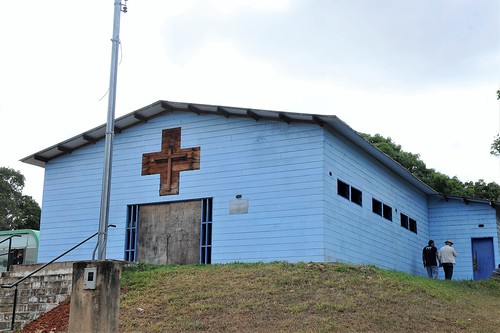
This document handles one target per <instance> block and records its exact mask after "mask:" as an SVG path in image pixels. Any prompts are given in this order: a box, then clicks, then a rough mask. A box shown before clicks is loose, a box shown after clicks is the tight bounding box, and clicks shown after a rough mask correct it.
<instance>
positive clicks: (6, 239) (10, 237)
mask: <svg viewBox="0 0 500 333" xmlns="http://www.w3.org/2000/svg"><path fill="white" fill-rule="evenodd" d="M12 237H23V236H22V235H10V236H9V237H7V238H5V239H4V240H3V241H1V242H0V244H2V243H3V242H6V241H8V240H9V239H12Z"/></svg>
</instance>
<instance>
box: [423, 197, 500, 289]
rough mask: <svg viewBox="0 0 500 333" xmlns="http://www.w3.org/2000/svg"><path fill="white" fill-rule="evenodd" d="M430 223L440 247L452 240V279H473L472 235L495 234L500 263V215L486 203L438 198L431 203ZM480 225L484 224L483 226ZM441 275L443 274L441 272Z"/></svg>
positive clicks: (480, 236) (495, 248)
mask: <svg viewBox="0 0 500 333" xmlns="http://www.w3.org/2000/svg"><path fill="white" fill-rule="evenodd" d="M429 215H430V217H429V223H430V225H431V230H430V235H431V237H432V238H433V239H434V241H435V242H436V246H437V247H438V248H441V247H442V246H443V245H444V241H445V240H447V239H450V240H452V241H453V243H454V244H453V247H454V248H455V250H456V251H457V254H458V256H457V258H456V261H457V262H456V264H455V268H454V273H453V278H454V279H455V278H456V279H472V278H473V267H472V238H483V237H493V246H494V251H495V262H496V265H498V264H499V263H500V257H499V256H498V254H499V248H498V241H499V239H498V234H499V229H498V225H500V222H499V215H500V214H498V213H497V210H496V209H493V208H492V207H490V206H489V205H487V204H484V203H475V202H469V203H468V204H465V203H463V202H462V201H461V200H457V199H448V200H444V199H442V198H439V197H436V198H432V199H431V200H430V202H429ZM479 225H483V226H482V227H480V226H479ZM440 275H441V277H444V273H443V272H442V270H441V272H440Z"/></svg>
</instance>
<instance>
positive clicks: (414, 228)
mask: <svg viewBox="0 0 500 333" xmlns="http://www.w3.org/2000/svg"><path fill="white" fill-rule="evenodd" d="M410 231H411V232H414V233H417V221H415V220H414V219H412V218H410Z"/></svg>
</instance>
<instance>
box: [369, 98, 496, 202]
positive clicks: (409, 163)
mask: <svg viewBox="0 0 500 333" xmlns="http://www.w3.org/2000/svg"><path fill="white" fill-rule="evenodd" d="M499 93H500V91H499ZM360 135H361V136H362V137H363V138H365V140H367V141H368V142H370V143H371V144H373V145H374V146H375V147H376V148H378V149H379V150H381V151H382V152H383V153H385V154H386V155H388V156H389V157H391V158H392V159H393V160H395V161H396V162H398V163H399V164H401V166H403V167H404V168H406V169H407V170H408V171H409V172H411V173H412V174H413V175H414V176H415V177H417V178H418V179H420V180H421V181H422V182H424V183H425V184H427V185H428V186H429V187H431V188H432V189H434V190H435V191H437V192H439V193H443V194H448V195H455V196H464V197H469V198H477V199H484V200H500V185H498V184H497V183H495V182H492V183H488V184H486V183H485V182H484V180H482V179H480V180H478V181H477V182H466V183H462V182H461V181H460V180H459V179H458V178H457V177H453V178H450V177H449V176H447V175H445V174H442V173H440V172H437V171H436V170H434V169H428V168H427V167H426V166H425V163H424V162H423V161H422V160H420V155H419V154H412V153H408V152H405V151H403V150H402V149H401V146H400V145H398V144H396V143H394V142H393V141H392V139H391V138H384V137H383V136H381V135H380V134H375V135H373V136H372V135H370V134H364V133H360Z"/></svg>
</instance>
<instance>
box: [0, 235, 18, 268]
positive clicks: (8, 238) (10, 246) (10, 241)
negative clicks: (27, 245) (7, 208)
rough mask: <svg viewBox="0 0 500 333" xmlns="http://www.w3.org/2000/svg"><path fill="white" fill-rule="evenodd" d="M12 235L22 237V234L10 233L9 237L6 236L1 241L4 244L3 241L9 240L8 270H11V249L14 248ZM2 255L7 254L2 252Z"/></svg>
mask: <svg viewBox="0 0 500 333" xmlns="http://www.w3.org/2000/svg"><path fill="white" fill-rule="evenodd" d="M12 237H22V236H21V235H17V234H16V235H10V236H9V237H7V238H5V239H4V240H2V241H1V242H0V244H2V243H3V242H6V241H9V251H8V252H7V253H6V254H7V255H8V256H7V268H6V269H7V272H8V271H9V270H10V255H11V253H12V251H11V249H12ZM2 255H5V253H4V254H2Z"/></svg>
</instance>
